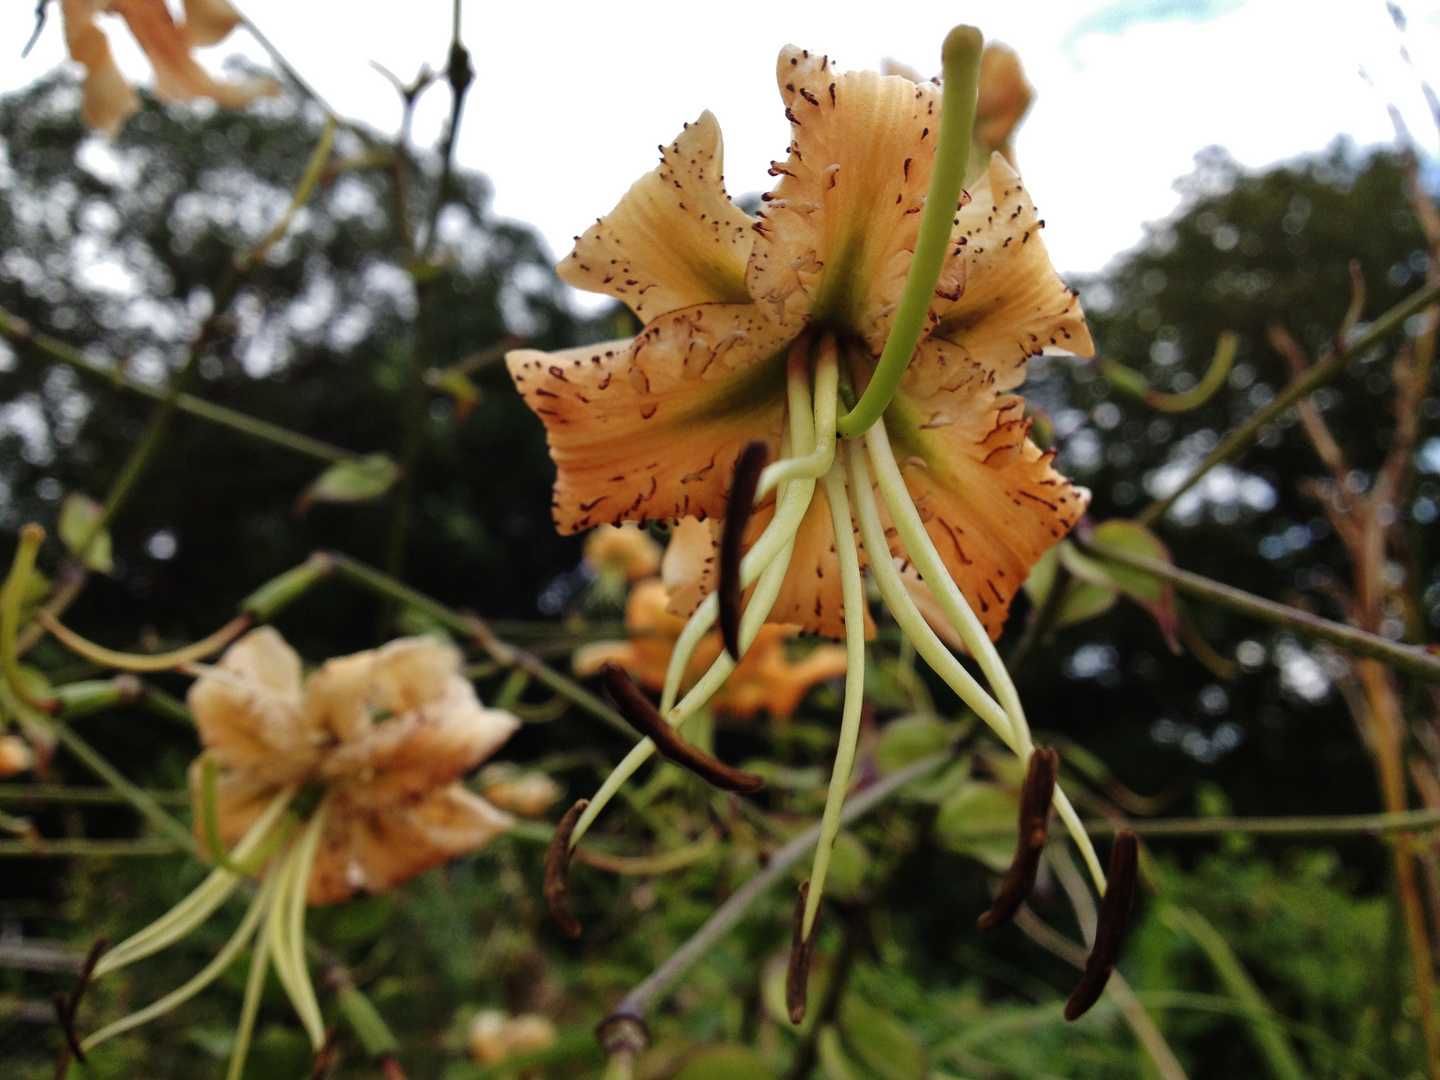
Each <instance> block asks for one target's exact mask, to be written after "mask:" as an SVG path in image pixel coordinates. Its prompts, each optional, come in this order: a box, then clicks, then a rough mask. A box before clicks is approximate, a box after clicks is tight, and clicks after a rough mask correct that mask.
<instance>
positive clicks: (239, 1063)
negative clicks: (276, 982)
mask: <svg viewBox="0 0 1440 1080" xmlns="http://www.w3.org/2000/svg"><path fill="white" fill-rule="evenodd" d="M269 972H270V939H269V938H267V937H266V936H265V935H264V934H256V935H255V951H254V952H253V953H252V954H251V955H250V973H249V974H248V975H246V976H245V997H244V999H243V1000H242V1001H241V1003H240V1023H239V1024H238V1025H237V1026H236V1028H235V1043H234V1045H233V1046H232V1047H231V1050H230V1067H229V1068H228V1069H227V1070H226V1071H225V1080H241V1078H242V1077H243V1076H244V1074H245V1058H246V1057H247V1056H249V1053H250V1036H251V1035H252V1034H253V1033H254V1031H255V1017H256V1016H257V1015H258V1014H259V1012H260V992H261V991H262V990H264V989H265V976H266V975H267V974H269Z"/></svg>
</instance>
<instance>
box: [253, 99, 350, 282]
mask: <svg viewBox="0 0 1440 1080" xmlns="http://www.w3.org/2000/svg"><path fill="white" fill-rule="evenodd" d="M339 126H340V124H339V121H338V120H336V118H335V117H333V116H327V117H326V118H325V124H324V126H322V127H321V129H320V138H319V139H318V140H316V143H315V149H314V150H312V151H310V160H309V161H307V162H306V163H305V171H304V172H303V173H301V174H300V182H299V183H298V184H296V185H295V190H294V191H293V192H291V194H290V205H289V206H287V207H286V208H285V212H284V213H283V214H281V215H280V220H279V221H277V222H276V223H275V227H274V228H273V229H271V230H270V232H269V233H267V234H266V236H265V239H264V240H261V241H260V243H258V244H256V245H255V246H254V247H253V248H251V249H250V250H249V251H247V252H245V253H244V254H243V255H240V256H239V257H237V258H236V260H235V266H236V269H238V270H240V271H241V272H242V273H243V272H245V271H248V270H252V269H254V268H255V267H257V266H259V265H260V264H261V263H262V262H264V261H265V256H266V255H268V254H269V253H270V249H271V248H272V247H274V246H275V245H276V244H278V243H279V242H280V241H281V240H283V239H284V238H285V234H286V233H288V232H289V231H290V226H291V224H292V223H293V222H294V221H295V215H296V214H298V213H299V212H300V209H301V207H303V206H304V205H305V204H306V203H308V202H309V201H310V196H311V195H312V194H314V192H315V185H316V184H318V183H320V177H321V176H323V175H324V174H325V166H326V165H328V164H329V163H330V155H331V153H332V152H333V151H334V149H335V132H336V130H337V129H338V128H339Z"/></svg>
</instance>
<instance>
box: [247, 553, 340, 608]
mask: <svg viewBox="0 0 1440 1080" xmlns="http://www.w3.org/2000/svg"><path fill="white" fill-rule="evenodd" d="M334 572H335V560H334V559H332V558H331V557H330V556H329V555H327V554H326V553H325V552H323V551H317V552H316V553H315V554H313V555H311V556H310V557H309V558H308V559H306V560H305V561H304V562H303V563H301V564H300V565H299V566H296V567H292V568H291V569H289V570H286V571H285V572H284V573H281V574H277V575H276V576H275V577H273V578H271V579H270V580H269V581H267V582H265V584H263V585H261V586H260V587H259V588H258V589H256V590H255V591H254V592H252V593H251V594H250V595H249V596H247V597H245V599H244V600H241V601H240V610H241V611H243V612H246V613H248V614H250V615H253V616H254V617H255V621H256V622H269V621H270V620H271V619H273V618H275V616H276V615H278V614H279V613H280V612H281V611H282V610H283V609H284V608H287V607H289V606H290V605H291V604H293V603H294V602H295V601H296V600H298V599H300V597H302V596H304V595H305V594H306V593H307V592H309V591H310V590H311V589H312V588H314V587H315V585H316V583H318V582H319V581H321V580H322V579H324V578H327V577H329V576H330V575H331V574H333V573H334Z"/></svg>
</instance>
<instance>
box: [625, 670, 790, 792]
mask: <svg viewBox="0 0 1440 1080" xmlns="http://www.w3.org/2000/svg"><path fill="white" fill-rule="evenodd" d="M600 676H601V678H603V679H604V680H605V689H606V690H608V691H609V692H610V697H611V698H613V699H614V701H615V707H616V708H617V709H619V710H620V715H622V716H623V717H625V719H626V720H627V721H629V723H630V726H631V727H633V728H634V729H635V730H636V731H638V732H640V734H642V735H648V736H649V737H650V739H651V740H652V741H653V742H654V743H655V749H657V750H658V751H659V752H660V756H661V757H663V758H665V760H667V761H671V762H674V763H675V764H676V765H679V766H680V767H681V768H684V769H689V770H690V771H691V772H692V773H694V774H695V775H696V776H698V777H700V779H702V780H704V781H705V782H706V783H708V784H711V785H713V786H714V787H717V788H719V789H720V790H721V791H737V792H739V793H740V794H742V795H749V794H751V793H752V792H756V791H759V790H760V789H761V788H762V787H764V786H765V778H764V777H763V776H758V775H756V774H755V773H750V772H745V771H744V770H743V769H737V768H735V767H734V766H733V765H726V764H725V763H724V762H723V761H721V760H720V759H719V758H716V757H712V756H710V755H709V754H707V753H705V752H704V751H703V750H700V749H699V748H697V747H696V746H695V745H693V744H692V743H688V742H686V741H685V740H684V739H683V738H681V737H680V733H679V732H678V731H676V730H675V729H674V728H673V727H671V726H670V725H669V724H667V723H666V722H665V718H664V717H663V716H661V715H660V710H659V709H657V708H655V706H654V705H653V704H651V702H650V699H649V698H648V697H646V696H645V694H644V693H643V692H642V691H641V689H640V688H639V687H638V686H636V685H635V684H634V683H633V682H631V681H630V676H629V675H627V674H626V673H625V669H624V668H622V667H620V666H619V665H617V664H612V663H605V664H602V665H601V667H600Z"/></svg>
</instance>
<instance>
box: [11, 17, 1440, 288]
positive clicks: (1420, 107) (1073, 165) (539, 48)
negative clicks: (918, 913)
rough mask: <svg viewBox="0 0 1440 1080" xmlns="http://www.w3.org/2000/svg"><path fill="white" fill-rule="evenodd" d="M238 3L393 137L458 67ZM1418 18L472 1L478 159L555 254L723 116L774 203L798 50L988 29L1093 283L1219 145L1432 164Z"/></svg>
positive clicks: (47, 64) (371, 31)
mask: <svg viewBox="0 0 1440 1080" xmlns="http://www.w3.org/2000/svg"><path fill="white" fill-rule="evenodd" d="M235 2H236V3H237V6H241V7H242V8H243V9H244V10H245V11H246V12H247V14H249V15H250V16H251V17H252V18H253V19H254V20H255V21H256V23H257V25H259V26H260V27H261V28H262V29H263V30H264V31H265V32H266V33H267V34H268V35H269V36H270V37H271V39H272V40H273V41H274V42H275V44H276V45H278V46H279V48H280V49H281V51H282V52H283V53H284V54H285V55H286V56H287V57H288V58H289V60H290V61H291V63H292V64H294V66H295V67H296V68H298V69H299V70H300V71H301V72H302V73H303V74H304V75H305V76H306V78H308V79H309V80H310V81H311V82H312V83H313V84H314V85H315V86H316V87H317V88H318V89H319V91H320V92H321V93H322V94H323V95H324V96H325V97H326V98H327V99H328V100H329V101H330V102H331V104H332V105H333V106H334V107H335V108H337V109H338V110H339V111H341V112H342V113H344V114H346V115H349V116H352V117H356V118H359V119H363V120H365V121H366V122H368V123H370V124H372V125H374V126H375V127H377V128H380V129H381V130H384V131H391V130H393V129H394V127H395V125H396V123H397V121H398V117H399V107H398V104H397V101H396V98H395V94H394V91H393V90H392V89H391V88H390V86H389V84H388V83H386V81H385V80H384V79H383V78H382V77H381V76H380V75H379V74H377V73H376V72H375V71H374V70H373V69H372V68H371V67H370V61H375V62H377V63H380V64H383V65H384V66H385V67H387V68H388V69H390V70H391V71H394V72H396V73H398V74H400V75H401V76H402V77H405V78H409V77H410V76H411V75H413V74H414V72H415V71H416V70H417V69H418V67H419V65H420V64H421V63H423V62H425V61H429V62H430V63H431V64H432V65H434V66H440V65H443V62H444V58H445V53H446V48H447V45H448V41H449V33H450V11H451V4H450V0H407V2H406V3H403V4H391V3H385V4H381V3H372V2H367V0H350V2H348V3H337V2H334V0H328V2H324V0H243V2H242V0H235ZM52 6H53V7H55V8H57V9H58V4H57V5H52ZM1403 6H1404V9H1405V13H1406V15H1407V16H1408V22H1409V28H1408V30H1407V31H1406V32H1405V34H1403V35H1401V34H1400V33H1399V32H1398V31H1397V29H1396V27H1395V25H1394V23H1393V22H1392V20H1391V18H1390V15H1389V14H1388V13H1387V11H1386V5H1385V4H1384V2H1383V0H1308V2H1306V0H1118V2H1117V0H1063V2H1062V0H1013V2H1011V3H1006V4H996V3H987V4H983V5H981V4H969V3H953V2H952V3H939V2H932V0H919V2H911V3H897V2H893V0H890V2H881V3H876V2H874V0H870V2H867V3H863V4H862V3H851V2H848V0H829V2H828V3H824V4H814V3H810V4H800V5H789V4H770V5H768V6H766V7H763V8H747V7H745V6H743V5H740V4H736V3H734V2H733V0H730V2H727V3H725V4H720V5H710V4H702V3H677V2H676V0H623V2H618V3H599V2H595V0H585V2H545V0H529V2H515V0H505V2H504V3H486V2H483V0H465V8H464V34H465V39H466V43H467V45H468V46H469V47H470V49H471V52H472V54H473V56H474V61H475V66H476V68H477V69H478V75H477V80H476V83H475V85H474V87H473V89H472V91H471V96H470V105H469V109H468V111H467V114H466V118H465V123H464V127H463V130H462V133H461V139H460V144H459V156H460V160H461V161H462V163H463V164H465V165H467V166H469V167H472V168H476V169H480V170H483V171H484V172H486V173H488V174H489V175H490V177H491V179H492V180H493V182H494V186H495V206H496V209H497V210H498V211H499V212H500V213H502V214H505V215H508V216H511V217H515V218H519V219H522V220H524V221H528V222H530V223H532V224H533V225H535V226H536V227H537V228H538V229H539V230H540V231H541V232H542V233H543V234H544V236H545V238H546V239H547V241H548V242H549V245H550V247H551V249H552V250H553V251H554V253H555V255H556V256H557V257H558V256H560V255H563V254H564V253H565V252H566V251H568V249H569V244H570V239H571V236H572V235H573V234H574V233H577V232H579V231H581V230H582V229H583V228H584V226H585V225H586V223H587V222H590V221H593V220H594V219H595V217H596V216H597V215H600V214H603V213H604V212H605V211H607V210H608V209H609V208H610V207H611V206H613V205H614V204H615V202H616V201H617V200H618V199H619V198H620V196H621V195H622V194H623V193H624V191H625V189H626V188H627V187H628V186H629V184H630V183H631V182H632V181H633V180H635V179H636V178H637V177H639V176H640V175H641V174H642V173H643V172H645V171H647V170H648V169H650V168H652V167H653V166H654V164H655V162H656V160H657V154H656V147H657V144H659V143H661V142H669V141H670V140H671V139H673V138H674V136H675V135H676V134H677V133H678V132H679V130H680V128H681V125H682V124H684V123H685V122H686V121H689V120H693V119H695V117H696V116H698V115H699V113H700V112H701V111H702V110H703V109H707V108H708V109H710V110H712V111H713V112H714V113H715V114H716V115H717V116H718V117H719V120H720V125H721V128H722V130H723V132H724V136H725V159H726V160H725V165H726V168H725V172H726V178H727V181H728V184H729V188H730V191H731V193H732V194H733V195H738V194H741V193H744V192H748V191H759V190H763V189H765V188H767V187H769V186H770V185H771V184H772V183H773V181H772V179H771V178H770V177H768V176H767V175H766V173H765V170H766V168H767V166H768V165H769V162H770V160H771V159H772V158H780V157H784V152H785V146H786V142H787V137H788V136H787V126H786V123H785V119H784V116H783V113H782V111H781V106H780V104H779V97H778V95H777V93H776V88H775V83H774V64H775V55H776V53H777V51H778V50H779V48H780V46H782V45H784V44H786V43H787V42H793V43H795V44H797V45H801V46H803V47H805V48H809V49H813V50H817V51H820V52H824V53H827V54H829V55H830V56H831V57H833V58H835V59H836V60H837V62H838V63H839V64H840V65H841V67H842V68H852V69H853V68H865V67H875V66H877V65H878V64H879V62H880V61H881V60H882V59H883V58H884V57H887V56H889V57H894V58H895V59H897V60H900V61H902V62H904V63H906V64H909V65H911V66H912V67H914V68H916V69H918V70H920V71H921V72H923V73H925V74H927V75H928V74H932V73H933V72H934V71H936V70H937V69H938V67H939V50H940V42H941V40H942V39H943V37H944V35H945V32H946V31H947V30H948V29H949V27H950V26H952V25H953V24H955V23H957V22H967V21H968V22H973V23H975V24H977V25H979V26H980V28H981V30H982V31H984V33H985V34H986V36H987V38H993V39H997V40H1000V41H1004V42H1006V43H1008V44H1010V45H1012V46H1014V47H1015V48H1017V49H1018V50H1019V51H1020V54H1021V57H1022V59H1023V61H1024V63H1025V66H1026V69H1027V72H1028V74H1029V77H1030V80H1031V82H1032V83H1034V85H1035V87H1036V92H1037V93H1036V101H1035V105H1034V108H1033V109H1032V111H1031V113H1030V116H1029V119H1028V121H1027V122H1026V124H1025V127H1024V128H1023V130H1022V132H1021V134H1020V136H1019V140H1018V143H1017V152H1018V155H1019V161H1020V168H1021V171H1022V173H1023V174H1024V176H1025V178H1026V181H1027V184H1028V186H1029V188H1030V190H1031V193H1032V194H1033V196H1034V197H1035V200H1036V202H1037V204H1038V205H1039V207H1040V211H1041V214H1042V216H1044V217H1045V218H1046V220H1047V222H1048V227H1047V229H1046V232H1045V238H1046V241H1047V242H1048V243H1049V245H1050V248H1051V251H1052V253H1053V256H1054V259H1055V262H1056V264H1057V265H1058V266H1059V267H1060V268H1061V269H1062V270H1072V271H1085V270H1094V269H1098V268H1099V267H1101V266H1103V265H1104V264H1105V263H1106V262H1107V261H1108V260H1109V259H1110V258H1111V256H1113V255H1114V254H1116V253H1117V252H1120V251H1122V250H1124V249H1126V248H1128V247H1130V246H1132V245H1133V244H1135V243H1136V242H1137V241H1139V240H1140V238H1141V237H1142V235H1143V231H1142V223H1143V222H1145V221H1151V220H1156V219H1159V218H1162V217H1164V216H1165V215H1166V214H1167V213H1169V212H1171V211H1172V210H1173V209H1174V207H1175V205H1176V202H1177V196H1176V195H1175V192H1174V190H1173V188H1172V183H1173V181H1174V180H1175V179H1176V178H1177V177H1179V176H1182V175H1184V174H1185V173H1187V172H1189V171H1190V168H1191V162H1192V158H1193V156H1194V153H1195V151H1197V150H1198V149H1200V148H1201V147H1204V146H1207V145H1210V144H1217V143H1218V144H1220V145H1223V146H1225V147H1227V148H1228V149H1229V150H1230V152H1231V153H1232V154H1234V156H1235V157H1236V158H1238V159H1239V160H1240V161H1241V162H1243V163H1244V164H1246V165H1249V166H1261V165H1265V164H1267V163H1270V162H1273V161H1276V160H1280V159H1284V158H1289V157H1292V156H1294V155H1296V154H1301V153H1305V152H1307V151H1314V150H1319V149H1322V148H1323V147H1325V146H1326V145H1327V144H1328V143H1329V142H1330V141H1331V140H1332V139H1334V138H1335V136H1336V135H1338V134H1341V133H1346V134H1349V135H1350V136H1351V137H1353V138H1354V139H1355V140H1356V141H1357V142H1359V143H1361V144H1370V143H1376V142H1385V141H1388V140H1390V139H1391V138H1392V134H1393V128H1392V126H1391V122H1390V119H1389V116H1388V113H1387V105H1394V106H1396V107H1397V108H1398V109H1399V110H1400V111H1401V113H1402V115H1403V116H1404V117H1405V119H1406V121H1407V123H1408V124H1409V126H1410V128H1411V130H1412V132H1414V134H1415V135H1416V137H1417V139H1418V140H1419V141H1420V143H1421V145H1422V146H1424V147H1426V148H1427V149H1429V150H1430V152H1432V153H1434V152H1435V151H1436V149H1437V145H1436V144H1437V134H1436V128H1435V123H1434V121H1433V119H1432V118H1431V116H1430V113H1429V110H1428V108H1427V106H1426V104H1425V100H1424V98H1423V96H1422V95H1421V92H1420V78H1421V77H1422V75H1423V76H1425V77H1429V78H1430V79H1431V81H1432V82H1440V0H1414V2H1407V3H1405V4H1404V5H1403ZM32 9H33V5H32V4H31V3H29V2H28V0H27V2H21V0H8V2H7V3H5V4H4V5H3V11H0V42H4V43H5V45H4V48H5V49H7V50H9V53H8V56H7V59H5V60H4V61H3V63H0V91H3V90H8V89H12V88H15V87H19V86H22V85H24V84H25V83H27V82H29V81H30V80H32V79H34V78H37V77H38V76H40V75H42V74H43V73H45V72H46V71H48V70H49V69H50V68H52V67H53V66H54V65H56V64H59V63H62V62H64V46H63V38H62V36H61V34H60V27H59V20H58V18H56V19H52V22H51V25H50V27H49V28H48V29H47V30H46V32H45V35H44V36H43V37H42V39H41V41H40V42H39V44H38V45H37V46H36V48H35V49H34V51H33V52H32V53H31V55H30V56H29V58H28V59H25V60H20V59H18V57H17V54H18V52H19V48H20V43H21V42H23V41H24V40H25V39H26V38H27V37H28V35H29V32H30V29H31V11H32ZM336 12H344V13H345V17H344V18H343V20H342V19H337V17H336ZM105 24H106V26H107V28H109V29H110V36H111V41H112V43H113V44H114V46H115V49H116V52H117V54H118V55H119V57H120V60H121V63H122V66H123V67H124V68H125V70H126V71H127V72H133V73H134V75H135V77H136V79H137V80H139V81H144V80H146V79H148V71H147V69H146V66H145V64H144V62H143V60H142V59H141V58H140V56H139V54H138V52H137V51H136V50H135V49H134V48H133V46H132V45H131V44H130V43H129V41H128V39H127V36H126V34H125V33H124V31H123V29H122V28H121V26H120V25H119V24H118V23H117V22H116V21H115V20H111V19H106V20H105ZM1402 44H1403V45H1405V46H1407V47H1408V49H1409V51H1410V54H1411V57H1412V59H1413V62H1414V67H1413V68H1411V67H1408V66H1407V65H1406V64H1405V63H1404V62H1403V60H1402V59H1401V54H1400V48H1401V45H1402ZM235 51H242V52H244V53H246V54H247V55H252V56H255V57H257V58H260V57H262V56H263V54H262V53H260V51H259V50H258V48H257V47H256V46H255V45H254V43H253V42H251V41H250V40H248V38H247V37H246V35H245V34H244V33H243V32H241V33H238V34H236V35H234V36H233V37H232V39H231V41H227V42H226V43H224V44H222V45H221V46H219V47H218V48H216V49H213V50H208V51H207V52H206V54H205V62H206V63H207V64H209V65H211V66H212V67H218V66H219V64H220V63H221V62H222V61H223V59H224V57H225V56H226V55H228V54H229V53H232V52H235ZM1362 70H1363V72H1364V73H1365V74H1364V75H1363V76H1362ZM446 94H447V92H446V91H445V90H444V88H443V87H442V88H437V89H435V90H432V91H431V93H430V94H429V95H428V97H427V98H426V99H424V100H423V101H422V108H421V110H420V113H419V116H418V122H417V126H416V134H417V136H418V137H419V138H421V139H430V138H433V137H434V136H435V135H436V133H437V132H438V130H439V127H440V122H441V117H442V115H443V114H444V112H445V110H446V107H447V103H446Z"/></svg>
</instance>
